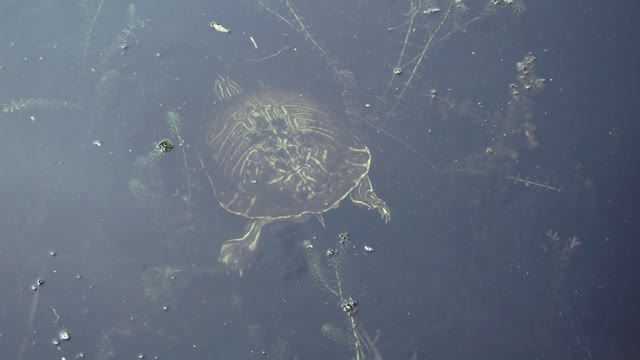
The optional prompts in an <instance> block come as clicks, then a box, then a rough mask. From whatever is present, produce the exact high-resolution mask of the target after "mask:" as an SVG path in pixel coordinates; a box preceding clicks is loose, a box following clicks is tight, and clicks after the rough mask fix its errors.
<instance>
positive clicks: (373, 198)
mask: <svg viewBox="0 0 640 360" xmlns="http://www.w3.org/2000/svg"><path fill="white" fill-rule="evenodd" d="M349 197H350V198H351V201H353V202H354V203H355V204H358V205H362V206H365V207H367V208H368V209H376V210H378V212H379V213H380V216H381V217H382V220H384V222H385V223H388V222H389V221H391V210H390V209H389V207H388V206H387V203H386V202H384V200H382V199H380V198H379V197H378V195H376V193H375V192H374V191H373V185H371V180H370V179H369V176H368V175H365V176H364V177H363V178H362V180H360V183H359V184H358V186H356V187H355V188H354V189H353V190H351V193H349Z"/></svg>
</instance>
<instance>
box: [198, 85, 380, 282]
mask: <svg viewBox="0 0 640 360" xmlns="http://www.w3.org/2000/svg"><path fill="white" fill-rule="evenodd" d="M214 85H215V86H214V90H215V94H216V98H217V100H218V102H217V103H218V104H219V105H220V106H221V107H222V108H223V110H222V111H221V112H219V113H218V114H216V115H214V116H212V118H210V119H209V120H208V121H207V123H206V125H205V129H204V131H203V133H204V137H205V139H204V145H205V146H204V151H205V153H206V154H207V156H206V158H205V160H202V159H201V161H202V163H203V167H205V163H206V168H207V169H212V170H213V171H212V172H209V171H208V170H207V171H206V175H207V177H208V180H209V182H210V184H211V187H212V188H213V192H214V193H215V196H216V199H217V201H218V202H219V203H220V205H221V206H222V208H224V209H225V210H226V211H228V212H230V213H233V214H236V215H240V216H244V217H245V218H247V219H248V220H249V222H248V223H247V225H246V228H245V233H244V235H242V236H241V237H239V238H235V239H230V240H227V241H226V242H225V243H224V244H223V245H222V249H221V251H220V257H219V261H220V262H222V263H223V264H225V265H226V266H227V267H228V268H230V269H232V270H237V271H239V272H240V275H242V268H243V265H244V264H243V262H244V261H246V255H247V254H248V253H251V252H253V251H254V250H255V249H256V246H257V244H258V240H259V239H260V232H261V230H262V228H263V227H264V226H265V225H267V224H269V223H272V222H276V221H283V220H287V221H294V222H301V221H306V220H307V219H308V218H309V217H312V216H316V217H317V218H318V219H319V220H320V222H321V223H322V225H323V226H324V220H323V217H322V215H323V214H324V213H325V212H327V211H329V210H331V209H335V208H337V207H338V206H339V205H340V203H341V202H342V201H343V200H344V199H345V198H346V197H349V198H350V199H351V201H352V202H353V203H355V204H357V205H360V206H364V207H366V208H368V209H375V210H377V211H378V213H379V214H380V216H381V217H382V220H383V221H384V222H385V223H388V222H389V221H390V220H391V212H390V209H389V207H388V206H387V204H386V202H385V201H384V200H382V199H381V198H379V197H378V196H377V195H376V193H375V192H374V190H373V186H372V184H371V180H370V179H369V175H368V173H369V168H370V165H371V152H370V151H369V148H368V147H367V146H366V145H365V144H364V143H363V142H362V141H361V140H360V139H359V138H358V137H357V136H356V135H354V134H352V133H351V132H350V131H347V129H346V126H344V125H345V122H344V121H345V119H340V118H339V117H337V116H336V115H334V114H333V113H331V112H330V111H329V110H327V109H325V108H324V107H323V106H320V105H319V104H317V103H316V102H314V101H312V100H309V99H306V98H304V97H302V96H301V95H300V94H298V93H295V92H287V91H270V90H269V91H267V90H261V91H257V92H255V93H252V94H245V92H244V91H243V90H242V89H241V87H240V86H239V85H238V84H237V83H236V82H235V81H233V80H232V79H231V78H229V77H225V76H221V75H220V76H218V77H217V79H216V80H215V84H214Z"/></svg>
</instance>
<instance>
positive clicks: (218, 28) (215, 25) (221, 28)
mask: <svg viewBox="0 0 640 360" xmlns="http://www.w3.org/2000/svg"><path fill="white" fill-rule="evenodd" d="M210 25H211V28H212V29H213V30H215V31H218V32H221V33H230V32H231V30H229V29H227V28H226V27H224V26H222V25H220V23H219V22H217V21H212V22H211V24H210Z"/></svg>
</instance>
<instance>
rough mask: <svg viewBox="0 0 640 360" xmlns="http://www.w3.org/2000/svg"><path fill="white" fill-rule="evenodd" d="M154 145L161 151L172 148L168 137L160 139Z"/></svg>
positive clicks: (167, 150)
mask: <svg viewBox="0 0 640 360" xmlns="http://www.w3.org/2000/svg"><path fill="white" fill-rule="evenodd" d="M156 147H157V148H158V149H160V151H162V152H169V151H171V150H173V143H172V142H171V140H169V139H164V140H162V141H160V142H159V143H158V145H156Z"/></svg>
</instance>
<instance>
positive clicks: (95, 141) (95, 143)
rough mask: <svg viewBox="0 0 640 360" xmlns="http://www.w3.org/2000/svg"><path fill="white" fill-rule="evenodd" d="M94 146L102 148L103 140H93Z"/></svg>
mask: <svg viewBox="0 0 640 360" xmlns="http://www.w3.org/2000/svg"><path fill="white" fill-rule="evenodd" d="M92 144H93V145H94V146H96V147H102V140H93V142H92Z"/></svg>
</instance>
